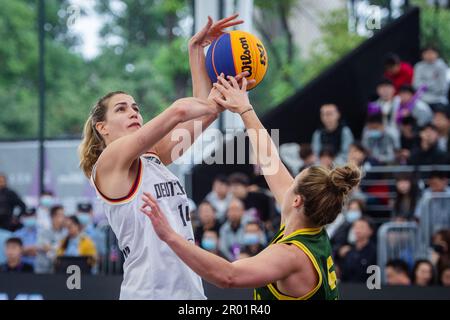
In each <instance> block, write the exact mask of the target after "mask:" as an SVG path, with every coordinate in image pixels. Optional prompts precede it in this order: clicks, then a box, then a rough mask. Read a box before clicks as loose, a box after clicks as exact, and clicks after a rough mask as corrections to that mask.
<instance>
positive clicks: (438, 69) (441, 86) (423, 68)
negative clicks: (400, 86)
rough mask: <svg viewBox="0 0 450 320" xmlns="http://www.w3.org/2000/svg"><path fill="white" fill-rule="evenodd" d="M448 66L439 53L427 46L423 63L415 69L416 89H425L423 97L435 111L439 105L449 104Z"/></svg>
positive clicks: (423, 52) (423, 51) (423, 54)
mask: <svg viewBox="0 0 450 320" xmlns="http://www.w3.org/2000/svg"><path fill="white" fill-rule="evenodd" d="M447 70H448V66H447V65H446V64H445V62H444V60H442V59H441V58H440V57H439V51H438V50H437V48H435V47H433V46H426V47H425V48H423V50H422V61H420V62H418V63H417V64H416V65H415V67H414V82H413V83H414V87H416V88H417V89H419V88H420V87H425V88H426V91H425V93H424V95H423V97H422V99H423V101H425V102H426V103H428V104H429V105H430V106H431V108H432V109H433V110H434V106H435V105H437V104H441V103H442V104H447V103H448V97H447V94H448V81H447Z"/></svg>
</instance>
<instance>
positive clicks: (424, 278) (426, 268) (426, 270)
mask: <svg viewBox="0 0 450 320" xmlns="http://www.w3.org/2000/svg"><path fill="white" fill-rule="evenodd" d="M435 281H436V280H435V275H434V268H433V265H432V264H431V262H430V261H428V260H425V259H421V260H417V261H416V263H415V264H414V267H413V272H412V284H413V285H416V286H420V287H428V286H432V285H433V284H434V283H435Z"/></svg>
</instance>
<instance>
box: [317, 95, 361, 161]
mask: <svg viewBox="0 0 450 320" xmlns="http://www.w3.org/2000/svg"><path fill="white" fill-rule="evenodd" d="M320 120H321V122H322V126H321V127H320V128H319V129H317V130H316V131H314V133H313V136H312V142H311V147H312V149H313V152H314V154H315V155H316V157H319V154H320V152H321V151H322V149H323V148H325V147H326V146H328V147H330V148H333V152H334V154H335V155H336V162H337V163H338V164H341V163H345V161H346V157H347V153H348V147H349V146H350V144H351V143H352V142H353V140H354V139H353V134H352V131H351V130H350V128H349V127H347V126H345V125H344V123H343V122H342V121H341V113H340V112H339V109H338V107H337V106H336V105H335V104H324V105H323V106H322V107H321V108H320Z"/></svg>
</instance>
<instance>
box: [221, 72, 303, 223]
mask: <svg viewBox="0 0 450 320" xmlns="http://www.w3.org/2000/svg"><path fill="white" fill-rule="evenodd" d="M218 79H219V82H218V83H215V84H214V86H215V87H216V88H217V89H218V90H219V92H220V93H222V95H223V97H222V98H220V97H216V98H214V99H215V101H216V102H217V103H218V104H220V105H221V106H223V107H224V108H226V109H228V110H230V111H231V112H234V113H238V114H240V115H241V118H242V120H243V122H244V125H245V127H246V129H247V133H248V135H249V138H250V142H251V145H252V149H253V152H254V155H255V156H256V160H257V163H258V164H259V165H260V166H261V168H262V172H263V174H264V177H265V179H266V181H267V183H268V185H269V188H270V191H272V193H273V195H274V197H275V199H276V201H277V202H278V203H279V204H280V205H281V204H282V203H283V198H284V195H285V194H286V191H287V190H288V189H289V187H290V186H291V185H292V183H293V181H294V179H293V177H292V176H291V174H290V173H289V171H288V170H287V168H286V167H285V165H284V164H283V162H282V161H281V159H280V156H279V154H278V150H277V148H276V146H275V144H274V143H273V141H272V138H271V137H270V135H269V134H268V132H267V130H266V129H265V128H264V126H263V125H262V123H261V121H260V120H259V119H258V116H257V115H256V113H255V111H254V110H253V106H252V105H251V104H250V101H249V98H248V95H247V80H246V79H245V78H244V79H243V81H242V85H239V84H238V82H237V81H236V79H235V78H233V77H229V81H230V82H228V81H226V80H225V79H224V78H223V77H222V76H220V77H219V78H218ZM282 220H283V217H282ZM282 222H283V221H282Z"/></svg>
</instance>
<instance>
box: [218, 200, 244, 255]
mask: <svg viewBox="0 0 450 320" xmlns="http://www.w3.org/2000/svg"><path fill="white" fill-rule="evenodd" d="M244 210H245V207H244V203H243V202H242V201H241V200H239V199H237V198H234V199H232V200H231V202H230V205H229V206H228V211H227V220H226V222H225V223H224V224H223V225H222V227H220V233H219V235H220V236H219V250H220V253H221V255H222V256H223V257H225V258H226V259H227V260H229V261H234V260H236V259H237V258H238V257H239V253H240V250H241V247H242V246H243V244H244V232H245V225H246V224H247V222H249V217H248V216H244Z"/></svg>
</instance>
